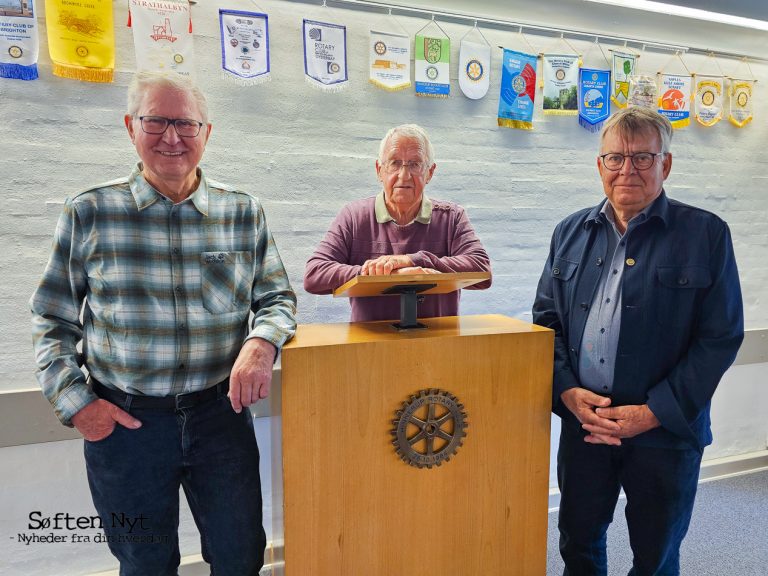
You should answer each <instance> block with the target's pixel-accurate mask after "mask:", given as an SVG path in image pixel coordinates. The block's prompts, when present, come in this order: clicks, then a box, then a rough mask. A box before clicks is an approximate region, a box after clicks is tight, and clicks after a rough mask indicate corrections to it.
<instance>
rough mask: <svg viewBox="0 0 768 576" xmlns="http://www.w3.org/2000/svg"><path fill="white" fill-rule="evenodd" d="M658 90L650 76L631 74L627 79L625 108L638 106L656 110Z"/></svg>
mask: <svg viewBox="0 0 768 576" xmlns="http://www.w3.org/2000/svg"><path fill="white" fill-rule="evenodd" d="M658 93H659V89H658V87H657V86H656V81H655V80H654V79H653V78H651V77H650V76H645V75H643V74H633V75H632V76H630V77H629V98H628V99H627V106H640V107H642V108H649V109H651V110H656V108H657V97H656V95H657V94H658Z"/></svg>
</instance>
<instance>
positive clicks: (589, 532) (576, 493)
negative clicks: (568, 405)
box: [557, 426, 701, 576]
mask: <svg viewBox="0 0 768 576" xmlns="http://www.w3.org/2000/svg"><path fill="white" fill-rule="evenodd" d="M566 428H567V427H566V426H563V428H562V430H561V433H560V448H559V450H558V453H557V479H558V484H559V486H560V494H561V496H560V515H559V518H558V528H559V530H560V554H561V555H562V557H563V561H564V562H565V571H564V572H563V575H564V576H606V574H607V573H608V558H607V554H606V532H607V530H608V526H609V525H610V523H611V522H612V521H613V512H614V509H615V508H616V502H617V500H618V498H619V492H620V490H621V488H624V493H625V494H626V496H627V506H626V509H625V514H626V517H627V528H628V530H629V543H630V546H631V547H632V553H633V556H634V558H633V563H632V569H631V570H630V572H629V576H678V575H679V574H680V544H681V543H682V541H683V538H684V537H685V534H686V532H687V531H688V525H689V524H690V521H691V513H692V512H693V502H694V499H695V497H696V488H697V483H698V479H699V468H700V465H701V452H700V451H699V450H695V449H688V450H675V449H671V448H652V447H646V446H636V445H632V444H628V443H624V444H622V445H621V446H607V445H595V444H587V443H586V442H584V435H583V434H578V433H574V432H573V431H571V430H567V429H566Z"/></svg>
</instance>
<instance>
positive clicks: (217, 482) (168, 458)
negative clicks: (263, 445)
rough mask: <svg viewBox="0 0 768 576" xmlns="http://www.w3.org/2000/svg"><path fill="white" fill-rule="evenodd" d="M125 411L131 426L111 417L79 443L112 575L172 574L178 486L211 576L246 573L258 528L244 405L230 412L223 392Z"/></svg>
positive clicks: (259, 559) (260, 547)
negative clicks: (114, 569) (110, 424)
mask: <svg viewBox="0 0 768 576" xmlns="http://www.w3.org/2000/svg"><path fill="white" fill-rule="evenodd" d="M121 408H125V407H124V406H121ZM128 411H129V412H130V413H131V414H132V415H133V416H134V417H136V418H138V419H139V420H140V421H141V422H142V427H141V428H139V429H138V430H129V429H127V428H124V427H122V426H120V425H117V426H116V427H115V430H114V432H113V433H112V434H111V435H110V436H108V437H107V438H105V439H104V440H101V441H99V442H87V441H86V442H85V461H86V466H87V470H88V482H89V484H90V487H91V494H92V496H93V503H94V505H95V506H96V510H97V511H98V513H99V516H100V517H101V518H102V524H103V527H104V532H105V534H106V537H107V539H108V541H109V548H110V550H111V551H112V553H113V554H114V555H115V556H116V557H117V559H118V560H119V561H120V575H121V576H175V575H176V574H177V568H178V565H179V560H180V554H179V543H178V525H179V486H181V487H183V489H184V493H185V495H186V497H187V500H188V502H189V506H190V508H191V510H192V514H193V516H194V519H195V523H196V524H197V527H198V529H199V530H200V534H201V545H202V553H203V558H204V559H205V561H206V562H208V563H210V564H211V574H213V575H214V576H256V575H257V574H258V573H259V570H260V569H261V567H262V565H263V562H264V548H265V546H266V535H265V534H264V529H263V527H262V511H261V505H262V502H261V483H260V479H259V451H258V447H257V445H256V438H255V436H254V433H253V422H252V420H251V414H250V411H249V410H247V409H245V410H243V411H242V412H241V413H240V414H235V412H234V411H233V410H232V407H231V406H230V403H229V400H228V399H227V397H226V392H222V393H221V394H219V397H218V398H216V399H215V400H211V401H208V402H205V403H203V404H199V405H197V406H194V407H191V408H181V409H178V410H173V409H170V410H157V409H133V408H129V409H128Z"/></svg>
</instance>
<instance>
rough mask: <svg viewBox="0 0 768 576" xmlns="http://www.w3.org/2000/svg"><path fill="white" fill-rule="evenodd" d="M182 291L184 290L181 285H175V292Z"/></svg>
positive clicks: (179, 292)
mask: <svg viewBox="0 0 768 576" xmlns="http://www.w3.org/2000/svg"><path fill="white" fill-rule="evenodd" d="M182 292H184V288H182V287H181V286H176V294H181V293H182Z"/></svg>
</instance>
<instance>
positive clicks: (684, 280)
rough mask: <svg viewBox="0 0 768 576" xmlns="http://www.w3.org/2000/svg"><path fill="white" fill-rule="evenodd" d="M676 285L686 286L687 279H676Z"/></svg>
mask: <svg viewBox="0 0 768 576" xmlns="http://www.w3.org/2000/svg"><path fill="white" fill-rule="evenodd" d="M677 283H678V284H679V285H680V286H685V285H686V284H688V278H678V279H677Z"/></svg>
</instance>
